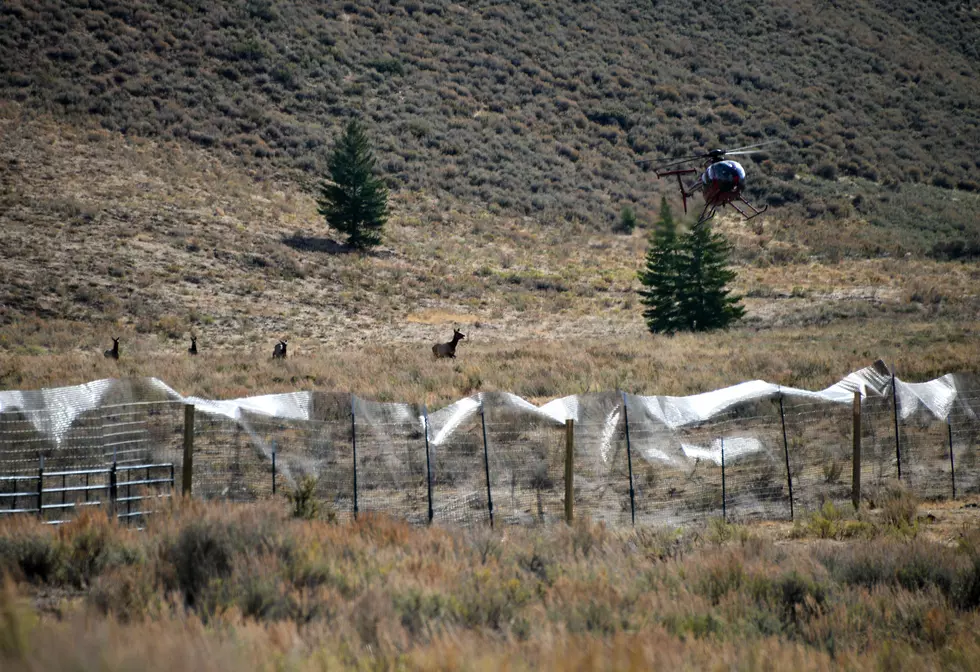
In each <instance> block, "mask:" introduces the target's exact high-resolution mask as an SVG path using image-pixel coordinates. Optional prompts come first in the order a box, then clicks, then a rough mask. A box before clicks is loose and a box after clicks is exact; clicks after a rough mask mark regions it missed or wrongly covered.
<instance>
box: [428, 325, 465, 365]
mask: <svg viewBox="0 0 980 672" xmlns="http://www.w3.org/2000/svg"><path fill="white" fill-rule="evenodd" d="M464 338H466V336H465V335H464V334H463V333H462V332H460V330H459V329H456V328H455V327H453V340H451V341H449V342H448V343H436V344H435V345H433V346H432V354H433V355H435V356H436V358H437V359H438V358H440V357H450V358H452V359H456V344H457V343H459V342H460V341H461V340H463V339H464Z"/></svg>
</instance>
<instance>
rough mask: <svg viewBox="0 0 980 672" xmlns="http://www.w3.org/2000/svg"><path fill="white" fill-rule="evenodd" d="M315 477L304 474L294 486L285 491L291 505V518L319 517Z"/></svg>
mask: <svg viewBox="0 0 980 672" xmlns="http://www.w3.org/2000/svg"><path fill="white" fill-rule="evenodd" d="M316 486H317V479H316V477H315V476H306V477H304V478H303V480H302V481H300V482H299V483H298V484H297V485H296V487H295V488H293V489H292V490H290V491H289V492H287V493H286V498H287V499H288V500H289V504H290V505H291V506H292V515H293V518H302V519H303V520H316V519H317V518H319V517H320V505H319V502H318V501H317V497H316Z"/></svg>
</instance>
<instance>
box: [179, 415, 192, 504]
mask: <svg viewBox="0 0 980 672" xmlns="http://www.w3.org/2000/svg"><path fill="white" fill-rule="evenodd" d="M193 483H194V404H184V468H183V473H182V474H181V492H182V493H183V495H184V497H190V496H191V495H192V494H193V493H192V489H193V487H194V486H193Z"/></svg>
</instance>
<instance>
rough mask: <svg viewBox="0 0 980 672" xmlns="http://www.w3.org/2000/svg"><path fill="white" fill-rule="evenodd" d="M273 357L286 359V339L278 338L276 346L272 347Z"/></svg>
mask: <svg viewBox="0 0 980 672" xmlns="http://www.w3.org/2000/svg"><path fill="white" fill-rule="evenodd" d="M272 358H273V359H286V341H285V339H283V340H280V341H279V342H278V343H276V347H274V348H273V349H272Z"/></svg>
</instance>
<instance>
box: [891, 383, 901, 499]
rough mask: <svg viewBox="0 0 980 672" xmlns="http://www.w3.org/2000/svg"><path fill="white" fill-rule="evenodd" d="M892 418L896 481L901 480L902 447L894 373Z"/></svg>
mask: <svg viewBox="0 0 980 672" xmlns="http://www.w3.org/2000/svg"><path fill="white" fill-rule="evenodd" d="M892 411H893V413H892V416H893V417H894V418H895V460H896V462H897V463H898V480H902V445H901V442H900V441H899V438H898V393H897V392H896V391H895V373H894V372H893V373H892Z"/></svg>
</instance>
